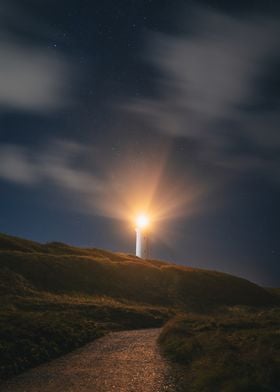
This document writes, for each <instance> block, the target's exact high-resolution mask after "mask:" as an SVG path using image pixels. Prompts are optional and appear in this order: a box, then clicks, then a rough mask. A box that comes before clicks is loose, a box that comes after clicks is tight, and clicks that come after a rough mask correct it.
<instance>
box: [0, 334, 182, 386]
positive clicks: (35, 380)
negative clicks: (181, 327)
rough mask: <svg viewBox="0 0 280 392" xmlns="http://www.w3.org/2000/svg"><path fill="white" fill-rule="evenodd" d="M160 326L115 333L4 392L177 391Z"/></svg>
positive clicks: (20, 379) (35, 371) (13, 381)
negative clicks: (164, 354) (160, 338)
mask: <svg viewBox="0 0 280 392" xmlns="http://www.w3.org/2000/svg"><path fill="white" fill-rule="evenodd" d="M159 332H160V330H159V329H146V330H136V331H125V332H114V333H110V334H109V335H107V336H105V337H103V338H101V339H98V340H96V341H94V342H93V343H90V344H88V345H86V346H84V347H83V348H81V349H79V350H76V351H74V352H72V353H70V354H68V355H65V356H64V357H61V358H59V359H56V360H54V361H52V362H50V363H47V364H44V365H41V366H39V367H37V368H35V369H32V370H30V371H27V372H25V373H23V374H22V375H20V376H17V377H15V378H14V379H11V380H9V381H8V382H6V383H4V384H2V385H0V392H174V391H175V387H174V385H173V380H172V377H171V375H170V369H169V366H168V363H167V362H166V360H165V359H164V358H163V357H162V356H161V354H160V352H159V350H158V347H157V344H156V339H157V337H158V335H159Z"/></svg>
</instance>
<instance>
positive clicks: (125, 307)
mask: <svg viewBox="0 0 280 392" xmlns="http://www.w3.org/2000/svg"><path fill="white" fill-rule="evenodd" d="M277 302H279V295H278V294H277V293H276V292H275V291H273V290H266V289H264V288H262V287H259V286H257V285H255V284H253V283H251V282H249V281H247V280H245V279H241V278H238V277H235V276H231V275H228V274H224V273H220V272H216V271H207V270H200V269H194V268H187V267H182V266H176V265H175V264H171V263H165V262H161V261H158V260H141V259H139V258H137V257H135V256H132V255H126V254H120V253H112V252H108V251H105V250H100V249H84V248H77V247H73V246H68V245H65V244H61V243H48V244H39V243H36V242H33V241H28V240H24V239H21V238H17V237H11V236H8V235H5V234H0V309H1V310H0V378H2V379H3V378H6V377H8V376H11V375H13V374H16V373H19V372H21V371H22V370H24V369H27V368H29V367H32V366H34V365H37V364H39V363H42V362H44V361H46V360H49V359H51V358H54V357H57V356H59V355H61V354H64V353H65V352H68V351H71V350H73V349H74V348H76V347H78V346H80V345H82V344H84V343H86V342H88V341H91V340H93V339H95V338H96V337H98V336H101V335H102V334H104V333H107V332H108V331H112V330H122V329H136V328H149V327H157V326H161V325H163V324H164V323H165V322H166V321H167V320H168V319H170V318H171V317H173V316H174V315H175V314H177V313H180V312H181V313H182V312H200V313H203V312H204V313H205V312H209V311H214V310H215V309H217V308H219V307H221V306H232V305H243V306H244V305H247V306H269V305H271V304H275V303H277ZM197 317H198V316H197ZM201 317H203V316H201ZM191 351H192V350H191ZM193 352H194V353H195V346H194V348H193ZM170 354H171V351H170ZM176 355H177V354H176Z"/></svg>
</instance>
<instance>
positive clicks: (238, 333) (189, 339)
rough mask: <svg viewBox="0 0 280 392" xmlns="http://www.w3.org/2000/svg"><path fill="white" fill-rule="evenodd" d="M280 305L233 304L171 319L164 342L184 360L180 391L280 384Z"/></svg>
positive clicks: (168, 350)
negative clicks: (217, 309)
mask: <svg viewBox="0 0 280 392" xmlns="http://www.w3.org/2000/svg"><path fill="white" fill-rule="evenodd" d="M279 325H280V309H279V308H270V309H262V310H261V309H255V308H247V307H232V308H228V309H223V311H222V312H219V313H214V314H211V315H209V314H208V315H201V314H200V315H198V314H189V315H181V316H177V317H176V318H174V319H173V320H171V321H169V322H168V323H167V324H166V326H165V327H164V329H163V331H162V333H161V335H160V339H159V342H160V345H161V347H162V349H163V351H164V353H165V355H167V356H168V357H169V358H170V359H171V361H172V362H173V363H175V364H180V372H179V374H180V377H179V378H180V382H178V384H179V385H178V389H179V390H180V391H182V392H183V391H190V392H201V391H203V392H208V391H209V392H212V391H225V392H239V391H240V392H242V391H244V392H245V391H256V392H257V391H279V389H280V376H279V375H280V356H279V352H280V330H279Z"/></svg>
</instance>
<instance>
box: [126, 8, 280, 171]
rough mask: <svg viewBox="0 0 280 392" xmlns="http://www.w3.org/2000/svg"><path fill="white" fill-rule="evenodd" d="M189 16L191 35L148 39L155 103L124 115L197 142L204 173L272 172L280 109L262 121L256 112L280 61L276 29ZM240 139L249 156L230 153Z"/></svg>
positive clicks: (257, 22) (197, 11) (200, 12)
mask: <svg viewBox="0 0 280 392" xmlns="http://www.w3.org/2000/svg"><path fill="white" fill-rule="evenodd" d="M192 16H193V17H192V18H189V19H188V20H186V23H187V24H188V27H189V29H190V32H189V33H188V34H186V33H185V34H181V35H174V36H171V35H165V34H150V36H149V42H150V45H149V50H148V51H147V52H146V58H145V60H146V61H148V62H149V64H150V65H152V66H153V67H154V68H155V69H156V71H157V74H158V75H159V76H158V77H157V78H156V79H155V85H156V88H157V90H156V91H157V95H156V96H155V97H152V98H146V99H140V100H139V99H138V100H134V101H132V103H131V101H130V103H128V104H127V105H125V107H126V108H128V109H129V110H131V111H133V112H134V113H137V114H138V115H139V116H141V117H142V118H143V119H145V120H144V121H146V122H147V123H148V124H149V127H150V128H151V127H152V128H153V129H155V130H156V131H157V132H160V133H164V134H166V135H169V136H172V137H185V138H188V139H189V140H190V141H194V142H195V143H196V146H198V158H199V159H201V160H204V161H206V163H208V164H209V166H211V165H226V166H227V167H229V166H232V167H235V168H236V167H238V166H239V167H242V166H243V167H244V168H248V169H250V170H251V169H252V168H253V167H255V168H259V167H263V168H264V167H267V169H268V171H269V170H270V169H271V168H272V166H273V165H276V164H279V160H278V159H276V158H273V159H270V160H267V159H265V158H264V155H265V154H266V155H267V154H268V153H269V152H270V150H271V149H273V150H275V149H278V152H279V150H280V137H279V131H278V128H279V122H280V117H279V114H277V111H278V110H279V107H277V108H274V109H273V108H271V109H269V110H266V112H265V113H263V111H262V110H261V109H259V108H258V104H259V102H260V101H261V99H264V98H263V97H260V92H259V83H260V81H261V80H262V78H263V77H264V76H265V72H267V71H269V67H268V64H269V63H270V61H272V59H273V57H275V53H278V48H279V43H278V37H279V34H280V28H279V24H278V23H277V21H276V20H275V19H273V18H272V17H271V18H270V19H265V20H264V19H260V18H258V17H255V18H253V17H252V18H251V19H245V18H239V19H238V18H236V17H232V16H229V15H227V14H224V13H220V12H216V11H210V10H209V9H206V8H202V7H194V8H193V9H192ZM278 106H279V105H278ZM241 139H242V142H244V146H245V145H247V147H248V148H247V150H246V149H244V151H241V150H242V149H239V150H238V148H236V149H235V150H236V151H235V152H234V153H233V152H232V151H231V153H228V152H229V150H233V149H234V148H233V147H235V145H236V146H238V144H239V145H240V140H241ZM241 162H242V163H241ZM257 162H258V163H257ZM271 165H272V166H271Z"/></svg>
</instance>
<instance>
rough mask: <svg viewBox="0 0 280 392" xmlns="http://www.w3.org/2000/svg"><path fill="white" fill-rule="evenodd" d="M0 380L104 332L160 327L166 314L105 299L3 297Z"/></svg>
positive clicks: (0, 325)
mask: <svg viewBox="0 0 280 392" xmlns="http://www.w3.org/2000/svg"><path fill="white" fill-rule="evenodd" d="M1 302H2V303H1V311H0V353H1V355H0V379H5V378H7V377H9V376H12V375H15V374H17V373H19V372H21V371H23V370H25V369H28V368H30V367H33V366H36V365H38V364H40V363H43V362H45V361H47V360H50V359H52V358H55V357H58V356H60V355H62V354H64V353H66V352H69V351H71V350H73V349H75V348H77V347H79V346H81V345H83V344H85V343H87V342H89V341H92V340H94V339H95V338H97V337H99V336H102V335H104V334H105V333H107V332H109V331H114V330H123V329H136V328H148V327H158V326H161V325H162V324H163V323H164V322H165V321H166V320H167V319H168V318H169V317H170V314H169V312H168V311H167V310H166V309H159V308H153V307H145V306H140V305H138V304H128V303H126V304H125V303H121V302H117V301H115V300H113V299H110V298H100V297H98V298H95V297H89V296H87V297H79V296H76V297H75V296H72V297H69V296H59V295H57V296H54V295H50V294H47V295H42V296H41V297H38V296H30V297H29V296H26V297H24V298H22V297H17V296H13V297H4V298H3V297H2V300H1Z"/></svg>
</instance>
